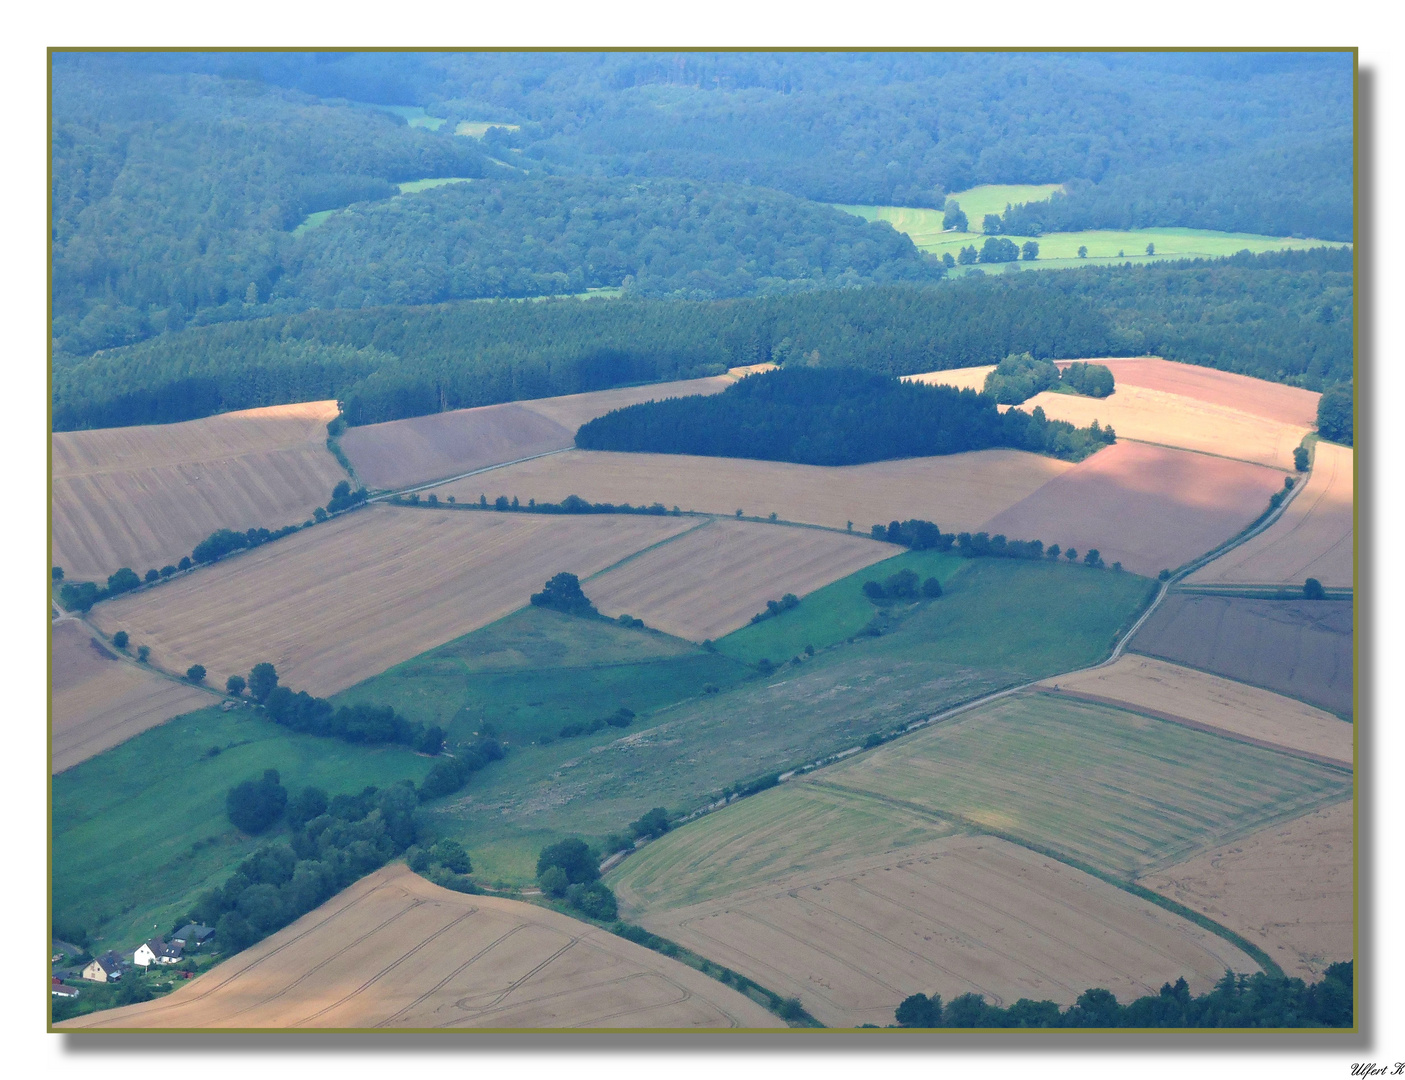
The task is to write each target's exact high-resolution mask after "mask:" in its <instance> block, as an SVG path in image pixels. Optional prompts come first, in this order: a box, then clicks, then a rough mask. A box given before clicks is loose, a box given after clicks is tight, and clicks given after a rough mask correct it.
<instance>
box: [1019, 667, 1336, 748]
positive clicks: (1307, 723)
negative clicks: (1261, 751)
mask: <svg viewBox="0 0 1405 1080" xmlns="http://www.w3.org/2000/svg"><path fill="white" fill-rule="evenodd" d="M1041 685H1043V686H1046V687H1054V686H1057V687H1058V688H1059V690H1060V691H1064V692H1067V691H1072V692H1075V693H1078V694H1090V695H1093V696H1094V697H1095V698H1096V699H1098V700H1104V701H1109V702H1115V703H1118V704H1123V705H1127V706H1129V707H1131V708H1133V709H1144V710H1148V711H1150V712H1151V713H1152V714H1153V715H1159V716H1170V717H1177V718H1180V719H1183V720H1187V721H1189V722H1190V723H1192V724H1195V725H1203V726H1205V727H1208V728H1213V729H1214V730H1216V731H1222V732H1228V733H1229V734H1232V735H1238V736H1241V737H1245V738H1248V739H1252V740H1254V741H1256V742H1258V743H1260V744H1263V745H1272V746H1281V747H1285V748H1287V749H1289V750H1298V751H1301V752H1303V753H1307V754H1314V755H1317V756H1318V757H1322V758H1327V759H1329V760H1332V761H1338V762H1341V763H1342V764H1343V765H1350V764H1351V763H1352V736H1353V734H1354V729H1353V728H1352V725H1351V724H1349V723H1347V722H1346V721H1344V720H1341V719H1338V718H1337V717H1335V716H1333V715H1332V714H1331V713H1328V712H1323V711H1322V710H1321V709H1314V708H1313V707H1312V706H1311V705H1307V704H1304V703H1303V702H1301V701H1298V700H1297V699H1295V698H1290V697H1284V696H1283V695H1281V694H1275V693H1272V692H1271V691H1268V690H1260V689H1259V688H1258V687H1254V686H1248V685H1246V684H1244V683H1239V682H1234V681H1232V680H1230V679H1222V678H1220V677H1219V676H1218V675H1210V674H1208V673H1207V672H1204V671H1196V670H1195V669H1194V668H1187V667H1181V666H1180V665H1179V664H1168V663H1166V662H1165V661H1164V660H1155V659H1152V658H1151V657H1149V656H1132V655H1128V656H1123V657H1122V658H1121V659H1120V660H1118V661H1117V662H1116V663H1114V664H1110V665H1108V666H1107V667H1100V668H1093V669H1091V670H1089V671H1078V672H1074V673H1073V674H1072V675H1057V676H1055V677H1054V678H1051V679H1045V680H1044V682H1043V683H1042V684H1041Z"/></svg>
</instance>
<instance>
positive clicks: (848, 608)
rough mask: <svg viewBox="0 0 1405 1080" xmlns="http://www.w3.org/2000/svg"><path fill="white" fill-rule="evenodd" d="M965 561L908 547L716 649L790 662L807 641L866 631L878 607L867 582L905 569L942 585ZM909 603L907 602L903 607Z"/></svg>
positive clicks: (750, 659)
mask: <svg viewBox="0 0 1405 1080" xmlns="http://www.w3.org/2000/svg"><path fill="white" fill-rule="evenodd" d="M966 565H967V561H966V560H965V559H963V558H961V557H960V556H959V555H952V554H950V553H946V552H938V551H909V552H905V553H904V554H902V555H896V556H894V557H893V558H891V559H885V560H884V561H883V562H880V563H874V564H873V565H872V566H869V567H866V568H864V569H863V570H860V571H859V572H858V573H856V574H850V575H849V576H848V577H846V578H840V579H839V580H838V581H835V582H831V583H830V584H829V585H826V586H825V587H824V588H822V589H817V590H815V591H814V592H812V593H810V594H809V595H808V596H806V597H805V598H804V599H803V600H802V601H801V602H800V606H799V607H797V608H792V609H791V610H790V611H787V612H784V613H783V614H781V615H777V616H775V617H774V618H770V619H764V620H762V621H761V622H759V623H753V624H752V625H750V626H743V627H742V628H741V629H740V630H734V631H733V632H732V633H730V634H728V635H727V636H726V637H724V638H720V639H719V640H718V641H717V643H716V644H717V651H718V652H720V653H722V654H723V655H725V656H730V657H732V658H733V659H735V660H740V661H742V662H743V663H746V664H754V663H756V662H757V661H758V660H760V659H761V658H762V657H765V658H766V659H768V660H774V661H782V660H789V659H790V658H791V657H792V656H797V655H799V654H800V653H802V652H804V651H805V646H806V645H811V646H813V647H814V648H815V649H823V648H827V647H828V646H830V645H835V644H837V643H839V642H841V641H846V640H848V639H849V638H851V637H853V636H854V635H855V634H857V633H859V632H860V631H862V630H863V628H864V627H865V626H867V625H868V624H869V622H870V620H872V619H873V616H874V612H875V611H877V610H878V608H877V607H876V606H875V605H874V604H873V602H872V601H871V600H869V599H868V597H866V596H865V595H864V594H863V583H864V582H865V581H883V580H885V579H886V578H888V577H889V576H890V575H892V574H896V573H898V572H899V571H901V570H912V571H913V572H914V573H916V574H917V575H918V577H920V578H921V579H923V580H924V581H925V580H926V579H927V578H929V577H935V578H936V579H937V580H938V581H940V582H941V583H942V584H943V585H945V584H946V583H947V581H949V580H950V579H951V576H952V575H953V574H955V573H956V572H957V571H958V570H960V569H961V568H962V567H964V566H966ZM903 606H906V605H903Z"/></svg>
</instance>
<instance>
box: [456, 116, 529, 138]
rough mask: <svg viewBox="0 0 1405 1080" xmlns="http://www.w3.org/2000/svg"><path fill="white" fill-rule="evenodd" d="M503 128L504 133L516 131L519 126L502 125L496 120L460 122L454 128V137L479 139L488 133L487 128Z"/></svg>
mask: <svg viewBox="0 0 1405 1080" xmlns="http://www.w3.org/2000/svg"><path fill="white" fill-rule="evenodd" d="M495 127H496V128H503V129H504V130H506V131H517V130H519V129H520V127H521V125H519V124H504V123H502V122H501V121H498V120H460V121H459V122H458V124H457V126H455V128H454V134H455V135H466V136H468V137H469V138H470V139H481V138H482V137H483V136H484V135H486V134H487V133H488V129H489V128H495Z"/></svg>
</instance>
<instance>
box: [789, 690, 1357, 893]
mask: <svg viewBox="0 0 1405 1080" xmlns="http://www.w3.org/2000/svg"><path fill="white" fill-rule="evenodd" d="M806 782H815V783H820V784H832V785H835V786H837V787H840V788H843V789H845V790H851V791H859V792H864V793H868V794H869V795H871V796H872V797H874V798H876V799H881V800H886V801H890V802H892V803H893V804H895V805H902V806H905V807H909V808H917V809H927V810H930V811H932V812H934V813H937V814H941V815H949V816H951V817H952V818H953V819H954V820H956V821H958V822H960V823H963V824H967V825H971V826H973V827H976V828H981V829H987V830H990V831H992V832H995V833H997V834H1003V835H1005V836H1008V837H1010V838H1011V839H1014V840H1016V841H1023V842H1027V843H1031V844H1034V845H1037V846H1042V847H1044V848H1047V849H1051V850H1053V851H1056V852H1059V853H1062V854H1065V855H1069V856H1072V857H1073V858H1074V859H1076V860H1078V861H1080V862H1082V863H1084V864H1086V865H1089V866H1092V867H1094V868H1096V869H1098V870H1101V871H1103V872H1105V873H1108V874H1112V875H1116V876H1118V877H1122V878H1125V879H1129V880H1130V879H1132V878H1136V877H1139V876H1141V875H1143V874H1145V873H1147V872H1149V871H1151V870H1153V869H1156V868H1159V867H1162V866H1166V865H1169V864H1171V863H1174V862H1179V861H1181V860H1182V859H1185V858H1187V857H1189V856H1190V855H1192V854H1195V853H1197V852H1199V851H1203V850H1205V849H1207V848H1209V847H1213V846H1215V845H1218V844H1222V843H1226V842H1229V841H1231V840H1233V839H1235V838H1236V837H1239V836H1244V835H1247V834H1248V833H1250V832H1253V831H1255V830H1257V829H1261V828H1265V827H1267V826H1270V825H1273V824H1274V823H1276V822H1279V821H1286V820H1288V819H1290V818H1294V817H1298V816H1300V815H1302V814H1305V813H1308V812H1309V811H1311V810H1314V809H1317V808H1318V807H1321V806H1324V805H1326V804H1328V803H1331V802H1335V801H1338V800H1340V799H1345V798H1349V797H1350V795H1351V787H1352V781H1351V776H1350V775H1349V774H1348V773H1345V772H1343V771H1341V770H1338V769H1333V768H1329V767H1327V766H1323V765H1317V764H1314V763H1313V762H1310V761H1305V760H1303V759H1301V758H1297V757H1292V756H1290V755H1288V754H1282V753H1278V752H1277V751H1274V750H1268V749H1261V748H1259V747H1257V746H1251V745H1248V744H1246V743H1242V742H1238V741H1235V740H1232V739H1227V738H1221V737H1220V736H1217V735H1211V734H1207V733H1204V732H1200V731H1195V730H1192V729H1190V728H1186V727H1183V726H1181V725H1179V724H1173V723H1170V722H1167V721H1163V720H1154V719H1151V718H1150V717H1146V716H1142V715H1139V714H1137V713H1133V712H1129V711H1126V710H1123V709H1117V708H1113V707H1110V706H1105V705H1098V704H1093V703H1090V702H1083V701H1077V700H1071V699H1067V698H1060V697H1056V696H1052V695H1048V694H1039V693H1030V694H1021V695H1018V696H1016V697H1013V698H1007V699H1004V700H1001V701H997V702H993V703H991V704H989V705H986V706H984V707H982V708H980V709H978V710H974V711H972V712H970V713H967V714H964V715H961V716H958V717H956V718H955V719H952V720H949V721H946V722H944V723H941V724H937V725H934V726H933V727H931V728H928V729H926V730H923V731H920V732H918V733H917V734H915V735H912V736H910V737H908V738H904V739H901V740H899V741H898V742H895V743H891V744H888V745H886V746H882V747H879V748H878V749H876V750H874V751H872V752H870V753H868V754H864V755H860V756H859V757H856V758H854V759H853V760H851V761H846V762H843V763H841V764H839V765H836V766H834V767H833V768H831V769H826V770H824V771H823V772H822V773H818V774H816V775H815V777H814V778H813V781H808V780H807V781H806Z"/></svg>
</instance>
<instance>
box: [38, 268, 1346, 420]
mask: <svg viewBox="0 0 1405 1080" xmlns="http://www.w3.org/2000/svg"><path fill="white" fill-rule="evenodd" d="M1351 257H1352V256H1351V252H1350V251H1349V250H1345V249H1335V250H1329V249H1317V250H1315V251H1306V252H1285V253H1281V254H1270V255H1257V256H1247V255H1245V256H1235V257H1234V258H1231V259H1226V260H1218V261H1213V262H1203V261H1188V262H1180V263H1160V264H1152V265H1146V266H1137V267H1126V268H1119V267H1106V268H1085V269H1077V270H1051V271H1042V272H1039V273H1021V274H1001V275H998V276H991V277H981V276H970V277H965V278H961V279H958V280H952V281H945V282H941V283H939V284H936V285H929V286H910V285H892V286H881V287H870V288H863V289H835V290H826V291H815V292H806V293H800V294H795V295H786V296H772V297H762V298H753V299H745V300H729V301H717V302H706V303H702V302H691V301H680V300H645V299H633V300H631V299H620V300H590V301H581V300H557V301H542V302H535V303H513V302H501V303H453V304H443V305H436V306H431V307H414V308H376V309H365V310H357V311H348V310H333V311H310V312H305V313H302V314H295V315H281V316H276V317H271V318H263V319H255V320H249V321H245V322H238V323H227V324H224V325H219V326H209V327H202V328H192V329H188V330H186V331H184V332H181V333H169V334H164V335H161V336H160V337H156V338H153V339H151V340H150V341H146V342H143V343H141V344H138V345H134V346H130V347H127V348H122V349H113V350H107V351H104V352H102V353H100V354H97V355H95V356H92V357H86V358H80V357H73V356H62V355H61V356H58V357H56V359H55V365H54V399H53V401H54V426H55V428H56V429H58V430H65V429H70V428H82V427H112V426H118V425H123V424H140V423H162V422H170V421H175V420H186V419H191V418H193V417H197V416H205V415H209V414H211V413H215V412H219V411H223V410H228V409H240V408H250V407H254V406H258V405H271V404H276V403H279V402H288V401H305V400H311V399H317V398H328V397H335V398H338V399H339V400H341V401H342V402H343V403H344V405H345V411H346V416H347V419H348V420H349V421H350V422H351V423H353V424H364V423H374V422H377V421H381V420H392V419H396V418H399V417H405V416H418V415H423V414H426V413H432V412H438V411H440V410H443V409H454V408H464V407H468V406H474V405H488V404H492V403H495V402H500V401H511V400H516V399H520V398H529V397H545V396H549V395H553V394H569V393H578V392H581V391H586V390H597V389H603V388H605V387H609V386H618V385H623V384H627V383H639V382H652V381H657V380H663V379H673V378H681V377H690V376H696V375H703V374H710V373H715V372H719V371H721V370H723V369H724V368H725V367H728V366H733V365H738V364H752V363H758V362H761V361H766V360H773V361H779V362H783V363H801V364H818V365H820V366H833V367H858V368H863V369H865V370H869V371H877V372H882V373H884V374H889V375H901V374H910V373H914V372H920V371H935V370H941V369H946V368H955V367H966V366H971V365H975V364H993V363H996V362H997V361H999V360H1000V359H1001V358H1002V357H1004V356H1006V355H1007V354H1008V353H1011V352H1029V353H1031V354H1033V355H1034V356H1036V357H1039V358H1078V357H1088V356H1117V355H1123V356H1135V355H1141V354H1156V355H1161V356H1165V357H1168V358H1169V359H1172V360H1181V361H1185V362H1187V363H1195V364H1203V365H1207V366H1210V367H1218V368H1221V369H1223V370H1227V371H1235V372H1240V373H1242V374H1248V375H1255V376H1258V377H1260V378H1265V379H1273V380H1276V381H1280V382H1288V383H1292V384H1294V385H1299V386H1306V387H1308V388H1310V389H1320V388H1322V387H1323V386H1326V385H1331V384H1335V383H1343V382H1346V381H1349V380H1350V378H1351V373H1352V331H1351V325H1352V318H1351V317H1352V305H1353V293H1352V282H1351Z"/></svg>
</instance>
